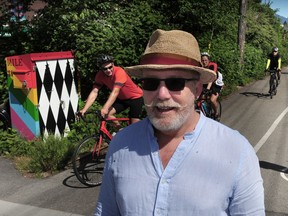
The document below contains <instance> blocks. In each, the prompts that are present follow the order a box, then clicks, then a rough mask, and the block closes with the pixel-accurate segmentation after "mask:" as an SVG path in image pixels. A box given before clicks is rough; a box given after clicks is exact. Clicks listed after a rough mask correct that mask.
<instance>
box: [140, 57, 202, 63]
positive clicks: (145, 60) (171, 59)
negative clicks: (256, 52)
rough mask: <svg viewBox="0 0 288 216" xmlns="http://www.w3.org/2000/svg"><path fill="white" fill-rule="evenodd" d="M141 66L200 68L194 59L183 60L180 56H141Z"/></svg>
mask: <svg viewBox="0 0 288 216" xmlns="http://www.w3.org/2000/svg"><path fill="white" fill-rule="evenodd" d="M140 64H141V65H147V64H156V65H176V64H177V65H178V64H180V65H192V66H200V64H199V62H198V61H196V60H194V59H188V58H183V57H181V56H168V55H167V56H164V55H146V56H143V57H142V59H141V61H140Z"/></svg>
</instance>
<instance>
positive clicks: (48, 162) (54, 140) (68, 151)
mask: <svg viewBox="0 0 288 216" xmlns="http://www.w3.org/2000/svg"><path fill="white" fill-rule="evenodd" d="M73 149H74V145H73V144H71V142H69V141H68V139H67V138H65V137H60V136H55V135H48V136H47V137H45V138H43V139H36V140H34V141H32V142H31V146H30V152H29V157H30V158H31V160H30V163H29V165H28V166H29V170H30V172H33V173H41V172H51V173H53V172H56V171H58V170H62V169H64V167H65V166H66V165H67V163H68V161H69V160H70V158H71V155H72V152H73Z"/></svg>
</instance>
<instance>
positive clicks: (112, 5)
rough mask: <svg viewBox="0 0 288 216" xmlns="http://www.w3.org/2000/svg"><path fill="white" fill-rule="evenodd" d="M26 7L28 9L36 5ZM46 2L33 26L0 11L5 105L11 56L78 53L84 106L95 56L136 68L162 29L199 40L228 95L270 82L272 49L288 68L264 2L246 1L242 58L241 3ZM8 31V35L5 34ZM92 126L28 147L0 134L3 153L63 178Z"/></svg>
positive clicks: (0, 83)
mask: <svg viewBox="0 0 288 216" xmlns="http://www.w3.org/2000/svg"><path fill="white" fill-rule="evenodd" d="M22 2H24V6H25V8H26V9H27V10H29V4H30V3H31V2H32V1H31V0H30V1H29V0H25V1H22ZM45 2H47V6H46V7H45V8H44V9H42V10H40V11H38V12H37V16H35V17H34V19H33V20H32V21H31V22H28V21H21V22H20V21H19V20H16V21H11V20H10V18H11V14H9V13H7V11H9V9H8V5H5V4H3V5H1V7H0V17H1V19H0V26H5V25H7V24H8V25H9V28H5V29H4V28H2V29H0V33H1V34H0V35H1V36H0V44H1V53H0V104H2V103H3V102H4V101H5V100H7V99H8V90H7V85H6V80H7V76H6V65H5V61H4V58H5V57H6V56H10V55H20V54H25V53H38V52H53V51H67V50H72V51H73V53H74V56H75V68H76V70H77V74H80V77H81V78H80V80H81V82H80V86H81V88H79V89H78V91H79V92H80V93H81V98H80V100H82V101H84V100H85V99H86V98H87V95H88V94H89V92H90V90H91V86H92V83H93V78H94V76H95V71H96V68H95V57H96V55H97V54H98V53H109V54H111V55H113V56H114V58H115V60H116V64H117V65H120V66H123V67H125V66H129V65H134V64H137V63H138V60H139V57H140V56H141V54H142V53H143V51H144V49H145V46H146V43H147V40H148V38H149V36H150V35H151V33H152V32H153V31H154V30H155V29H157V28H162V29H166V30H169V29H182V30H185V31H188V32H191V33H192V34H193V35H194V36H195V37H196V38H197V39H198V42H199V46H200V48H201V52H209V53H210V54H211V56H212V60H213V61H215V62H217V63H218V65H219V67H220V68H221V72H222V74H223V77H224V82H225V89H224V92H223V95H224V96H225V95H229V94H230V93H231V92H233V91H234V90H235V89H236V88H238V87H241V86H244V85H246V84H248V83H250V82H253V81H255V80H258V79H262V78H263V77H264V68H265V63H266V56H267V54H268V53H269V52H271V49H272V47H274V46H277V47H279V49H280V54H281V56H282V60H283V65H287V63H288V62H287V59H288V43H287V40H288V39H287V38H288V32H287V31H285V30H284V29H285V28H284V27H283V25H281V22H280V20H278V19H277V18H276V16H275V15H276V11H273V10H272V9H271V8H270V7H269V4H261V0H249V1H248V7H247V13H246V16H245V23H246V33H245V50H244V59H243V61H242V60H241V58H240V49H239V43H238V35H239V34H238V31H239V21H240V17H241V14H240V2H241V1H239V0H226V1H215V0H206V1H200V0H181V1H171V0H161V1H160V0H134V1H126V0H124V1H123V0H113V1H100V0H90V1H83V0H74V1H70V0H61V1H51V0H46V1H45ZM284 25H286V27H288V26H287V24H286V23H285V24H284ZM286 29H287V28H286ZM5 32H6V33H9V34H10V36H9V37H7V36H5V37H4V36H3V35H4V34H3V33H5ZM105 97H106V92H105V91H103V92H101V95H100V96H99V100H98V101H97V103H96V104H95V107H96V108H97V107H99V104H102V102H103V100H105ZM79 106H80V107H81V106H83V104H82V103H80V104H79ZM91 128H93V127H92V126H91V127H90V126H87V125H86V124H84V123H81V122H77V123H75V125H74V128H73V129H72V131H71V132H69V134H68V136H66V137H54V136H53V135H48V136H47V137H45V138H38V139H37V140H33V141H30V142H28V141H26V140H24V139H23V138H21V137H20V136H19V135H18V134H17V132H16V131H14V130H13V129H9V130H8V131H0V155H4V156H7V157H10V158H13V159H14V160H15V161H16V162H17V167H18V168H19V169H21V170H23V171H24V170H25V172H26V173H27V172H30V173H38V174H37V175H38V176H41V175H42V176H43V173H47V172H48V173H57V172H58V171H59V170H62V169H65V167H66V166H69V160H70V158H71V154H72V151H73V148H74V147H75V144H76V143H77V142H78V141H79V140H80V139H81V138H83V136H84V135H85V134H86V135H87V134H90V132H91ZM88 131H89V133H88Z"/></svg>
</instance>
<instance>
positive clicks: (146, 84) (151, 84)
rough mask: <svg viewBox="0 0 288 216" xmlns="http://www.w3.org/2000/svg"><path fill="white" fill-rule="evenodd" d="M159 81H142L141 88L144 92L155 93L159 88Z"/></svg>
mask: <svg viewBox="0 0 288 216" xmlns="http://www.w3.org/2000/svg"><path fill="white" fill-rule="evenodd" d="M159 83H160V80H159V79H153V78H148V79H142V88H143V89H144V90H146V91H155V90H157V88H158V86H159Z"/></svg>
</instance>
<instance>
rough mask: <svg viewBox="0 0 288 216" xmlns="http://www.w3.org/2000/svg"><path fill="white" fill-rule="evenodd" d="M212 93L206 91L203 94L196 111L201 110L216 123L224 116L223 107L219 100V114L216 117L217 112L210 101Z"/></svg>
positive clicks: (198, 100)
mask: <svg viewBox="0 0 288 216" xmlns="http://www.w3.org/2000/svg"><path fill="white" fill-rule="evenodd" d="M211 94H212V91H211V90H208V91H207V90H205V91H203V92H202V93H201V95H200V96H199V98H198V99H197V100H196V103H195V104H196V109H199V110H200V111H201V112H202V113H203V114H204V115H205V116H206V117H208V118H211V119H214V120H216V121H220V119H221V114H222V105H221V102H220V101H219V100H217V109H218V110H217V112H218V115H217V116H216V115H215V111H214V109H213V108H212V103H211V101H210V97H211Z"/></svg>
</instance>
